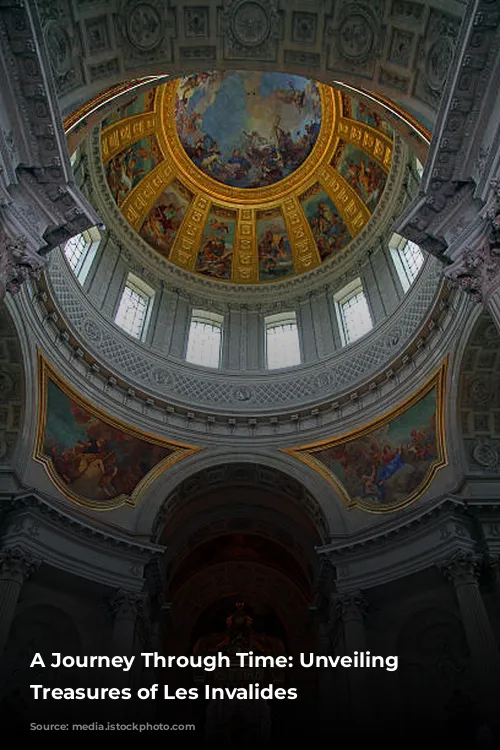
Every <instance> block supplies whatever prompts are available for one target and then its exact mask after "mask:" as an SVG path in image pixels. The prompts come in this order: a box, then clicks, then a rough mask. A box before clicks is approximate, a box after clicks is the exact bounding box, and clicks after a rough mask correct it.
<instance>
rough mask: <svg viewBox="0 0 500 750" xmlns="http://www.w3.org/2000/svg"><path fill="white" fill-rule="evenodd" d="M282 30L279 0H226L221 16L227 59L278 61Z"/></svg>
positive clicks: (221, 31) (221, 28)
mask: <svg viewBox="0 0 500 750" xmlns="http://www.w3.org/2000/svg"><path fill="white" fill-rule="evenodd" d="M280 30H281V21H280V15H279V12H278V2H277V0H267V2H263V0H225V2H224V5H223V8H222V12H221V15H220V33H221V35H222V36H223V38H224V57H225V58H227V59H229V60H232V59H233V60H234V59H241V60H247V59H252V60H265V61H271V60H276V59H277V49H278V40H279V37H280Z"/></svg>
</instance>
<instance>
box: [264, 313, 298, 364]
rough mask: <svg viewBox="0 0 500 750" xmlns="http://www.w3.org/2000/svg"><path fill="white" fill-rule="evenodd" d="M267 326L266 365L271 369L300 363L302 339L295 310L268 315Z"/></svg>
mask: <svg viewBox="0 0 500 750" xmlns="http://www.w3.org/2000/svg"><path fill="white" fill-rule="evenodd" d="M265 327H266V365H267V368H268V369H269V370H277V369H279V368H280V367H293V366H294V365H300V362H301V356H300V341H299V329H298V327H297V316H296V314H295V312H293V311H292V312H283V313H279V314H277V315H268V316H267V317H266V319H265Z"/></svg>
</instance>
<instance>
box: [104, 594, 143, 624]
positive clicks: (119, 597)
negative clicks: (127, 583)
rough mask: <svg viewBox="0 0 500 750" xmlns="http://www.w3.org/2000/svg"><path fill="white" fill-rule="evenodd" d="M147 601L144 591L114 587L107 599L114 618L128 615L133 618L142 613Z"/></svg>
mask: <svg viewBox="0 0 500 750" xmlns="http://www.w3.org/2000/svg"><path fill="white" fill-rule="evenodd" d="M147 601H148V595H147V594H145V593H144V592H141V591H129V590H128V589H116V591H115V592H114V594H113V596H112V597H111V598H110V600H109V606H110V609H111V612H112V613H113V615H114V617H115V618H119V617H130V618H131V619H135V618H137V617H138V616H141V615H142V614H143V613H144V611H145V608H146V606H147Z"/></svg>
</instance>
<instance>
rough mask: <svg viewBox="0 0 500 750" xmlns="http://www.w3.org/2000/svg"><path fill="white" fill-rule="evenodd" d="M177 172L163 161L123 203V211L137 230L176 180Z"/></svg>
mask: <svg viewBox="0 0 500 750" xmlns="http://www.w3.org/2000/svg"><path fill="white" fill-rule="evenodd" d="M175 177H176V175H175V172H174V171H173V170H172V166H171V165H170V164H168V162H165V161H161V162H160V163H159V164H157V165H156V167H155V168H154V169H152V170H151V172H149V173H148V174H147V175H146V176H145V177H144V178H143V179H142V180H141V181H140V182H139V183H138V184H137V185H136V186H135V188H134V189H133V190H131V191H130V193H129V194H128V195H127V197H126V198H125V200H124V201H123V203H122V205H121V211H122V213H123V215H124V216H125V218H126V219H127V221H128V222H129V224H130V225H131V226H132V227H133V228H134V229H135V231H136V232H138V231H139V229H140V228H141V227H142V225H143V223H144V219H145V218H146V216H147V215H148V213H149V212H150V211H151V209H152V208H153V206H154V204H155V202H156V201H157V199H158V198H159V197H160V195H161V194H162V192H163V191H164V190H165V188H167V187H168V186H169V185H170V184H171V183H172V182H173V181H174V180H175Z"/></svg>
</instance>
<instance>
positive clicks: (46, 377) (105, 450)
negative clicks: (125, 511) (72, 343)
mask: <svg viewBox="0 0 500 750" xmlns="http://www.w3.org/2000/svg"><path fill="white" fill-rule="evenodd" d="M39 375H40V390H41V398H40V413H39V417H38V434H37V441H36V446H35V455H34V458H35V460H37V461H39V462H40V463H42V464H43V465H44V466H45V468H46V470H47V472H48V474H49V476H50V478H51V480H52V481H53V482H54V484H55V485H56V486H57V487H58V488H59V490H60V491H61V492H62V493H63V495H65V496H66V497H67V498H68V499H69V500H72V501H74V502H76V503H78V504H79V505H82V506H86V507H88V508H93V509H94V510H112V509H115V508H119V507H120V506H122V505H135V504H136V503H137V502H138V500H140V498H141V497H142V495H143V493H144V492H145V490H146V489H147V488H148V487H149V486H150V484H151V482H153V481H154V480H155V479H156V478H157V477H158V476H159V475H160V474H161V473H162V472H163V471H165V470H167V469H168V468H169V467H171V466H172V465H173V464H175V463H177V461H179V460H181V459H182V458H185V457H186V456H190V455H191V454H193V453H195V452H196V451H197V450H200V449H199V448H197V447H195V446H189V445H185V444H182V443H173V442H172V441H169V442H167V441H165V440H162V439H160V438H157V437H155V436H153V435H148V434H146V433H143V432H140V431H139V430H136V429H134V428H133V427H131V426H130V425H125V424H123V423H121V422H119V421H117V420H115V419H113V418H112V417H111V416H109V415H107V414H104V413H102V412H100V411H99V410H98V409H96V408H95V407H94V406H92V405H91V404H89V403H87V402H86V401H84V400H83V399H82V398H81V397H80V396H79V395H77V394H76V393H75V392H74V391H73V390H72V389H71V388H70V386H68V385H67V384H66V383H65V382H64V381H63V380H62V379H61V378H60V377H59V376H58V375H57V373H56V372H55V371H53V370H52V369H51V368H50V367H49V365H48V364H47V363H46V362H45V360H44V359H43V358H42V357H41V356H40V357H39Z"/></svg>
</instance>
